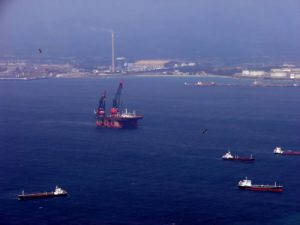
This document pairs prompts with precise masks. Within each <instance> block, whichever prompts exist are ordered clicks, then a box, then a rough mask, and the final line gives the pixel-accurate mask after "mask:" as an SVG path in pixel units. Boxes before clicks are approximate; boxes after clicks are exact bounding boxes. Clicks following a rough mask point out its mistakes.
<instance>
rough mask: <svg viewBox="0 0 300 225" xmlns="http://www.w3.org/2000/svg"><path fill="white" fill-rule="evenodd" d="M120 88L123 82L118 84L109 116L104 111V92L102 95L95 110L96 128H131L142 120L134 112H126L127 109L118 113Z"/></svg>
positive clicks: (141, 117)
mask: <svg viewBox="0 0 300 225" xmlns="http://www.w3.org/2000/svg"><path fill="white" fill-rule="evenodd" d="M122 88H123V82H120V84H119V87H118V90H117V92H116V94H115V97H114V99H113V106H112V108H111V110H110V114H109V115H107V114H106V111H105V105H106V92H104V93H103V95H102V96H101V98H100V100H99V106H98V108H97V109H96V110H95V115H96V126H98V127H108V128H131V127H137V126H138V120H140V119H143V116H141V115H137V114H136V113H135V111H133V112H128V111H127V109H125V111H124V112H120V102H121V91H122Z"/></svg>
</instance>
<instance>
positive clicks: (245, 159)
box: [222, 151, 255, 162]
mask: <svg viewBox="0 0 300 225" xmlns="http://www.w3.org/2000/svg"><path fill="white" fill-rule="evenodd" d="M222 159H223V160H231V161H242V162H254V160H255V159H254V158H253V157H252V155H251V156H250V157H240V156H237V155H232V154H231V152H230V151H228V152H227V153H226V154H225V155H223V156H222Z"/></svg>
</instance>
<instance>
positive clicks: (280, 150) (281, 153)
mask: <svg viewBox="0 0 300 225" xmlns="http://www.w3.org/2000/svg"><path fill="white" fill-rule="evenodd" d="M273 152H274V154H277V155H300V152H295V151H291V150H286V151H284V150H282V148H281V147H276V148H275V149H274V151H273Z"/></svg>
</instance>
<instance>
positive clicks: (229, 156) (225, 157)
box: [222, 151, 233, 159]
mask: <svg viewBox="0 0 300 225" xmlns="http://www.w3.org/2000/svg"><path fill="white" fill-rule="evenodd" d="M222 158H223V159H232V158H233V155H231V152H230V151H228V152H227V153H226V154H225V155H223V156H222Z"/></svg>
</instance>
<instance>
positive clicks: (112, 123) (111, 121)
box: [96, 116, 143, 129]
mask: <svg viewBox="0 0 300 225" xmlns="http://www.w3.org/2000/svg"><path fill="white" fill-rule="evenodd" d="M140 119H143V117H142V116H136V117H131V118H125V117H105V118H98V119H97V120H96V126H97V127H106V128H118V129H120V128H137V127H138V121H139V120H140Z"/></svg>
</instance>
